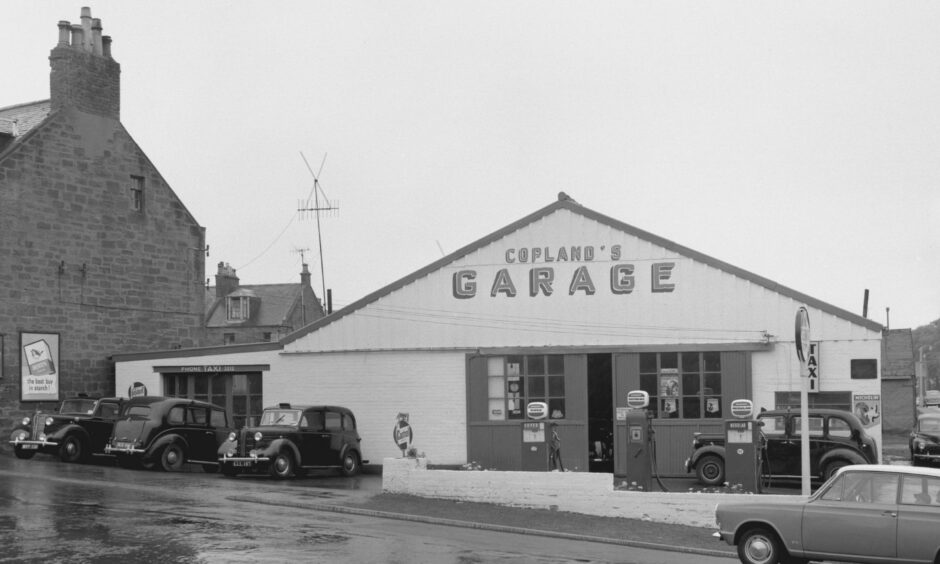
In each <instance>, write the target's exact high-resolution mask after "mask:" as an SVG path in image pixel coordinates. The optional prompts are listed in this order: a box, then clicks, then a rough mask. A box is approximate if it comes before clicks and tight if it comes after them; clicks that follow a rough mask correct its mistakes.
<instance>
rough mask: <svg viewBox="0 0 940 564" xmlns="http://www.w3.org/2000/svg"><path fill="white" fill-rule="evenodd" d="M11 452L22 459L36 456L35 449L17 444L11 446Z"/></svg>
mask: <svg viewBox="0 0 940 564" xmlns="http://www.w3.org/2000/svg"><path fill="white" fill-rule="evenodd" d="M13 454H15V455H16V457H17V458H21V459H23V460H29V459H30V458H32V457H34V456H36V451H35V450H25V449H24V448H23V447H21V446H17V447H13Z"/></svg>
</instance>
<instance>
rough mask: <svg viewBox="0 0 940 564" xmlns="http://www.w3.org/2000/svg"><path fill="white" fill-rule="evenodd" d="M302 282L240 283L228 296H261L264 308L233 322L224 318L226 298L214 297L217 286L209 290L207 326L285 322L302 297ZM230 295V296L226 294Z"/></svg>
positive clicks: (207, 297) (248, 325) (272, 324)
mask: <svg viewBox="0 0 940 564" xmlns="http://www.w3.org/2000/svg"><path fill="white" fill-rule="evenodd" d="M300 291H301V286H300V284H255V285H247V286H239V287H238V289H236V290H235V291H233V292H231V293H230V294H229V296H249V297H254V298H259V299H260V300H261V302H260V303H261V307H260V308H259V309H258V311H257V312H252V316H251V319H249V320H247V321H245V322H243V323H231V322H228V321H226V319H225V314H226V312H225V297H222V298H217V297H216V296H215V287H214V286H210V287H209V288H208V289H207V290H206V327H260V326H264V327H269V326H281V325H285V324H286V321H287V318H288V316H289V315H290V313H291V310H292V309H293V307H294V305H295V304H298V303H299V300H300ZM226 297H227V296H226Z"/></svg>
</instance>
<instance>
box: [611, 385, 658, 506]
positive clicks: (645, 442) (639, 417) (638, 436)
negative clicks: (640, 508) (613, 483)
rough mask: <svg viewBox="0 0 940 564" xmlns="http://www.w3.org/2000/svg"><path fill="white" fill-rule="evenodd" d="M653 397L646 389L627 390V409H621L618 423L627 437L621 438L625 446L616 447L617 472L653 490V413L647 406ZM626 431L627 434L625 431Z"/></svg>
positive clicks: (628, 479)
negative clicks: (621, 447)
mask: <svg viewBox="0 0 940 564" xmlns="http://www.w3.org/2000/svg"><path fill="white" fill-rule="evenodd" d="M649 403H650V396H649V394H648V393H646V392H644V391H642V390H633V391H631V392H628V393H627V408H626V409H622V408H618V409H617V419H618V424H619V423H620V422H621V421H622V422H623V424H621V425H617V427H619V428H620V430H621V433H618V434H625V435H626V437H618V438H620V443H619V444H623V445H624V447H625V448H623V449H614V451H615V456H614V474H615V475H617V476H623V477H624V478H625V479H626V481H627V483H628V484H631V485H634V484H635V485H636V487H637V489H642V490H644V491H650V489H651V488H652V486H653V482H652V465H653V458H652V456H653V455H652V447H653V444H652V443H653V436H652V427H653V425H652V414H651V413H650V412H649V410H648V409H646V408H647V406H649ZM624 432H625V433H624Z"/></svg>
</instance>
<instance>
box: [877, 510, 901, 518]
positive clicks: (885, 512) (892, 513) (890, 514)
mask: <svg viewBox="0 0 940 564" xmlns="http://www.w3.org/2000/svg"><path fill="white" fill-rule="evenodd" d="M881 514H882V515H885V516H888V517H897V516H898V512H897V511H882V512H881Z"/></svg>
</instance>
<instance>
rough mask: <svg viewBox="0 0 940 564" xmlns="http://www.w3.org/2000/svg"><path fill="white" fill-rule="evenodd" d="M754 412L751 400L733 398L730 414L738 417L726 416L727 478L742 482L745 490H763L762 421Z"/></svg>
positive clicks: (755, 491) (734, 482) (756, 491)
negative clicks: (727, 417)
mask: <svg viewBox="0 0 940 564" xmlns="http://www.w3.org/2000/svg"><path fill="white" fill-rule="evenodd" d="M753 414H754V403H753V402H752V401H751V400H747V399H737V400H734V401H732V402H731V415H732V416H734V417H735V418H736V419H727V420H725V481H726V482H728V484H731V485H735V484H740V486H741V489H742V490H744V491H746V492H751V493H760V489H761V488H760V467H761V429H760V425H761V424H760V422H758V421H755V420H754V418H753V417H752V415H753Z"/></svg>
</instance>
